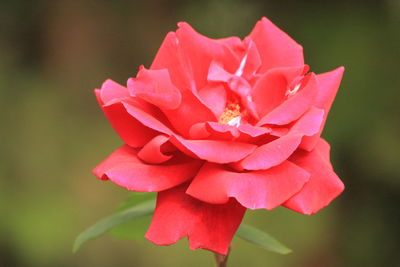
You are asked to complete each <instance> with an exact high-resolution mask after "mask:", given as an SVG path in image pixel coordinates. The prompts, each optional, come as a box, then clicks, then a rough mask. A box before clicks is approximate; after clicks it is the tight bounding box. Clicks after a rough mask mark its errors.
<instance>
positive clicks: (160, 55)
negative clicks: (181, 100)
mask: <svg viewBox="0 0 400 267" xmlns="http://www.w3.org/2000/svg"><path fill="white" fill-rule="evenodd" d="M150 69H151V70H159V69H168V72H169V74H170V77H171V80H172V83H173V84H174V85H175V86H176V87H177V88H178V89H179V90H180V91H184V90H190V89H191V88H192V84H191V83H192V80H193V77H192V76H191V72H190V71H189V70H188V62H187V60H185V58H184V56H183V54H182V51H181V48H180V45H179V40H178V38H177V36H176V33H175V32H169V33H168V34H167V36H166V37H165V39H164V41H163V43H162V44H161V47H160V49H159V50H158V52H157V55H156V57H155V58H154V61H153V63H152V65H151V67H150Z"/></svg>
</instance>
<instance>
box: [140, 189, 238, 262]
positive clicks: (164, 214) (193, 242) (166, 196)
mask: <svg viewBox="0 0 400 267" xmlns="http://www.w3.org/2000/svg"><path fill="white" fill-rule="evenodd" d="M186 188H187V184H183V185H181V186H179V187H176V188H173V189H170V190H167V191H163V192H160V193H158V197H157V206H156V210H155V213H154V216H153V220H152V222H151V225H150V228H149V230H148V231H147V233H146V238H147V239H148V240H150V241H151V242H153V243H154V244H156V245H171V244H173V243H175V242H177V241H178V240H179V239H181V238H183V237H185V236H187V237H188V240H189V243H190V248H191V249H198V248H202V249H207V250H211V251H213V252H216V253H219V254H223V255H226V254H227V252H228V248H229V245H230V243H231V241H232V238H233V235H234V234H235V232H236V230H237V228H238V227H239V225H240V223H241V221H242V218H243V216H244V213H245V211H246V209H245V208H244V207H242V206H241V205H240V204H239V203H237V202H236V201H235V200H233V199H232V200H230V201H229V202H228V203H226V204H222V205H211V204H207V203H204V202H201V201H198V200H197V199H195V198H192V197H191V196H189V195H187V194H185V190H186Z"/></svg>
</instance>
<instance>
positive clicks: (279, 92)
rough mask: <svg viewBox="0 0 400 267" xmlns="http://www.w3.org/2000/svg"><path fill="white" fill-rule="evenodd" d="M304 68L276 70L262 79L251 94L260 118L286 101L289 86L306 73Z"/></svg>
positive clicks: (268, 72)
mask: <svg viewBox="0 0 400 267" xmlns="http://www.w3.org/2000/svg"><path fill="white" fill-rule="evenodd" d="M304 68H305V67H304V66H295V67H289V68H274V69H271V70H269V71H267V72H266V73H264V74H263V75H262V76H261V77H260V79H259V80H258V81H257V82H256V84H255V85H254V87H253V90H252V92H251V94H252V99H253V101H254V103H255V104H256V107H257V112H258V114H259V116H260V117H263V116H265V115H266V114H268V113H269V112H270V111H272V110H273V109H274V108H276V107H278V106H279V105H280V104H282V103H283V102H284V101H285V100H286V92H287V90H288V89H289V86H290V85H291V83H292V82H293V80H294V79H295V78H296V77H299V76H300V75H301V74H302V73H303V72H304Z"/></svg>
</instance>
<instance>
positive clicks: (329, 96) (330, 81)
mask: <svg viewBox="0 0 400 267" xmlns="http://www.w3.org/2000/svg"><path fill="white" fill-rule="evenodd" d="M343 72H344V67H339V68H337V69H335V70H333V71H331V72H327V73H323V74H318V75H317V81H318V93H317V95H316V97H315V100H314V106H316V107H318V108H322V109H324V110H325V115H324V120H323V123H322V127H321V129H320V131H319V132H318V133H317V134H315V135H314V136H311V137H305V138H304V139H303V142H302V144H301V145H300V147H301V148H303V149H305V150H308V151H311V150H312V149H313V148H314V147H315V145H316V143H317V142H318V140H319V137H320V136H321V133H322V130H323V127H324V125H325V121H326V118H327V116H328V112H329V110H330V108H331V106H332V102H333V100H334V99H335V96H336V93H337V90H338V89H339V86H340V81H341V80H342V77H343Z"/></svg>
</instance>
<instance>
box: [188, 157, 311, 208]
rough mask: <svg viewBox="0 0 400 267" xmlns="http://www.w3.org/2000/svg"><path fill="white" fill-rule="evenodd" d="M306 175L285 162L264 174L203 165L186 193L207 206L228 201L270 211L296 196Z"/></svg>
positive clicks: (307, 175)
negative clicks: (233, 199)
mask: <svg viewBox="0 0 400 267" xmlns="http://www.w3.org/2000/svg"><path fill="white" fill-rule="evenodd" d="M309 176H310V174H309V173H307V172H306V171H305V170H303V169H302V168H300V167H298V166H296V165H295V164H293V163H291V162H289V161H285V162H284V163H282V164H280V165H279V166H276V167H273V168H270V169H268V170H261V171H252V172H244V173H242V172H235V171H232V170H229V169H227V168H224V167H223V166H221V165H217V164H212V163H205V164H204V165H203V167H202V168H201V169H200V171H199V173H198V174H197V175H196V177H195V178H194V180H193V181H192V182H191V184H190V186H189V188H188V190H187V191H186V193H188V194H189V195H191V196H193V197H195V198H197V199H199V200H201V201H205V202H208V203H212V204H222V203H226V202H228V201H229V198H230V197H234V198H236V200H237V201H238V202H239V203H240V204H242V205H243V206H245V207H246V208H249V209H268V210H271V209H274V208H276V207H277V206H279V205H281V204H282V203H283V202H285V201H286V200H287V199H289V198H290V197H291V196H293V195H294V194H295V193H297V192H299V191H300V189H301V188H302V187H303V185H304V183H305V182H307V181H308V178H309Z"/></svg>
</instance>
